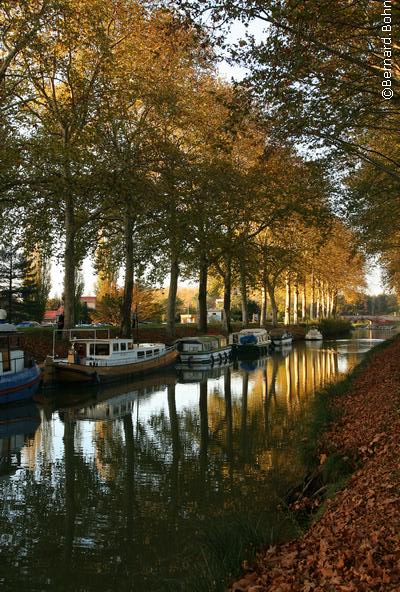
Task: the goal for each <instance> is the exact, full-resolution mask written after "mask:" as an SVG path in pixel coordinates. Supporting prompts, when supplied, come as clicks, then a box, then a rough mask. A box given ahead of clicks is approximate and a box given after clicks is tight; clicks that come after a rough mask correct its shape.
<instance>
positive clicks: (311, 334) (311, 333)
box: [305, 327, 323, 341]
mask: <svg viewBox="0 0 400 592" xmlns="http://www.w3.org/2000/svg"><path fill="white" fill-rule="evenodd" d="M305 339H306V341H322V339H323V336H322V333H321V331H319V330H318V329H317V327H310V328H309V330H308V331H307V333H306V336H305Z"/></svg>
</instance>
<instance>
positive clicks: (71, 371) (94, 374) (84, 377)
mask: <svg viewBox="0 0 400 592" xmlns="http://www.w3.org/2000/svg"><path fill="white" fill-rule="evenodd" d="M177 355H178V354H177V352H176V350H172V351H168V352H167V353H166V354H165V355H163V356H160V357H159V358H153V359H152V360H145V361H143V362H135V363H133V364H120V365H115V366H85V365H83V364H69V363H64V362H57V361H52V362H50V363H51V364H52V368H53V370H54V380H55V381H56V382H59V383H68V384H69V383H75V384H76V383H86V384H104V383H108V382H116V381H118V380H124V379H125V378H127V377H129V376H140V375H143V374H150V373H153V372H158V371H159V370H162V369H163V368H166V367H168V366H171V365H172V364H174V363H175V361H176V358H177ZM47 363H49V362H47Z"/></svg>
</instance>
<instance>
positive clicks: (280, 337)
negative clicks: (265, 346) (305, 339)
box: [271, 331, 293, 347]
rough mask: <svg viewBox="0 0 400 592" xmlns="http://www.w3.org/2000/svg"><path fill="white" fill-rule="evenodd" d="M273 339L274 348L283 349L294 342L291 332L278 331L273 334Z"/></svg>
mask: <svg viewBox="0 0 400 592" xmlns="http://www.w3.org/2000/svg"><path fill="white" fill-rule="evenodd" d="M271 339H272V343H273V345H274V347H282V346H284V345H290V344H291V343H292V341H293V335H292V334H291V333H289V331H280V332H279V333H278V332H277V331H276V332H274V333H271Z"/></svg>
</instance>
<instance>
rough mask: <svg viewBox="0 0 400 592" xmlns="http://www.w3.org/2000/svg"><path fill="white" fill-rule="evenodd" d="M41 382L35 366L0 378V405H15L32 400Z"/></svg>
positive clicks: (39, 373) (38, 371) (38, 370)
mask: <svg viewBox="0 0 400 592" xmlns="http://www.w3.org/2000/svg"><path fill="white" fill-rule="evenodd" d="M40 380H41V372H40V369H39V367H38V366H37V365H36V364H33V366H32V368H25V369H24V370H23V371H22V372H17V373H15V374H4V375H2V376H1V377H0V404H4V403H16V402H18V401H26V400H29V399H32V397H33V396H34V395H35V394H36V392H37V390H38V388H39V384H40Z"/></svg>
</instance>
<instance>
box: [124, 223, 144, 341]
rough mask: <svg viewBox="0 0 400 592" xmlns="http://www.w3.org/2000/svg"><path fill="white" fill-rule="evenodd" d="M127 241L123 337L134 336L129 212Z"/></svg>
mask: <svg viewBox="0 0 400 592" xmlns="http://www.w3.org/2000/svg"><path fill="white" fill-rule="evenodd" d="M124 226H125V228H124V241H125V245H124V247H125V281H124V299H123V301H122V306H121V337H125V338H128V339H130V338H131V337H132V301H133V272H134V269H133V220H132V218H131V217H130V215H129V213H128V212H127V213H126V214H125V222H124ZM137 312H138V314H137V317H136V323H138V321H139V319H138V317H139V315H140V309H139V307H138V311H137Z"/></svg>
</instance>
